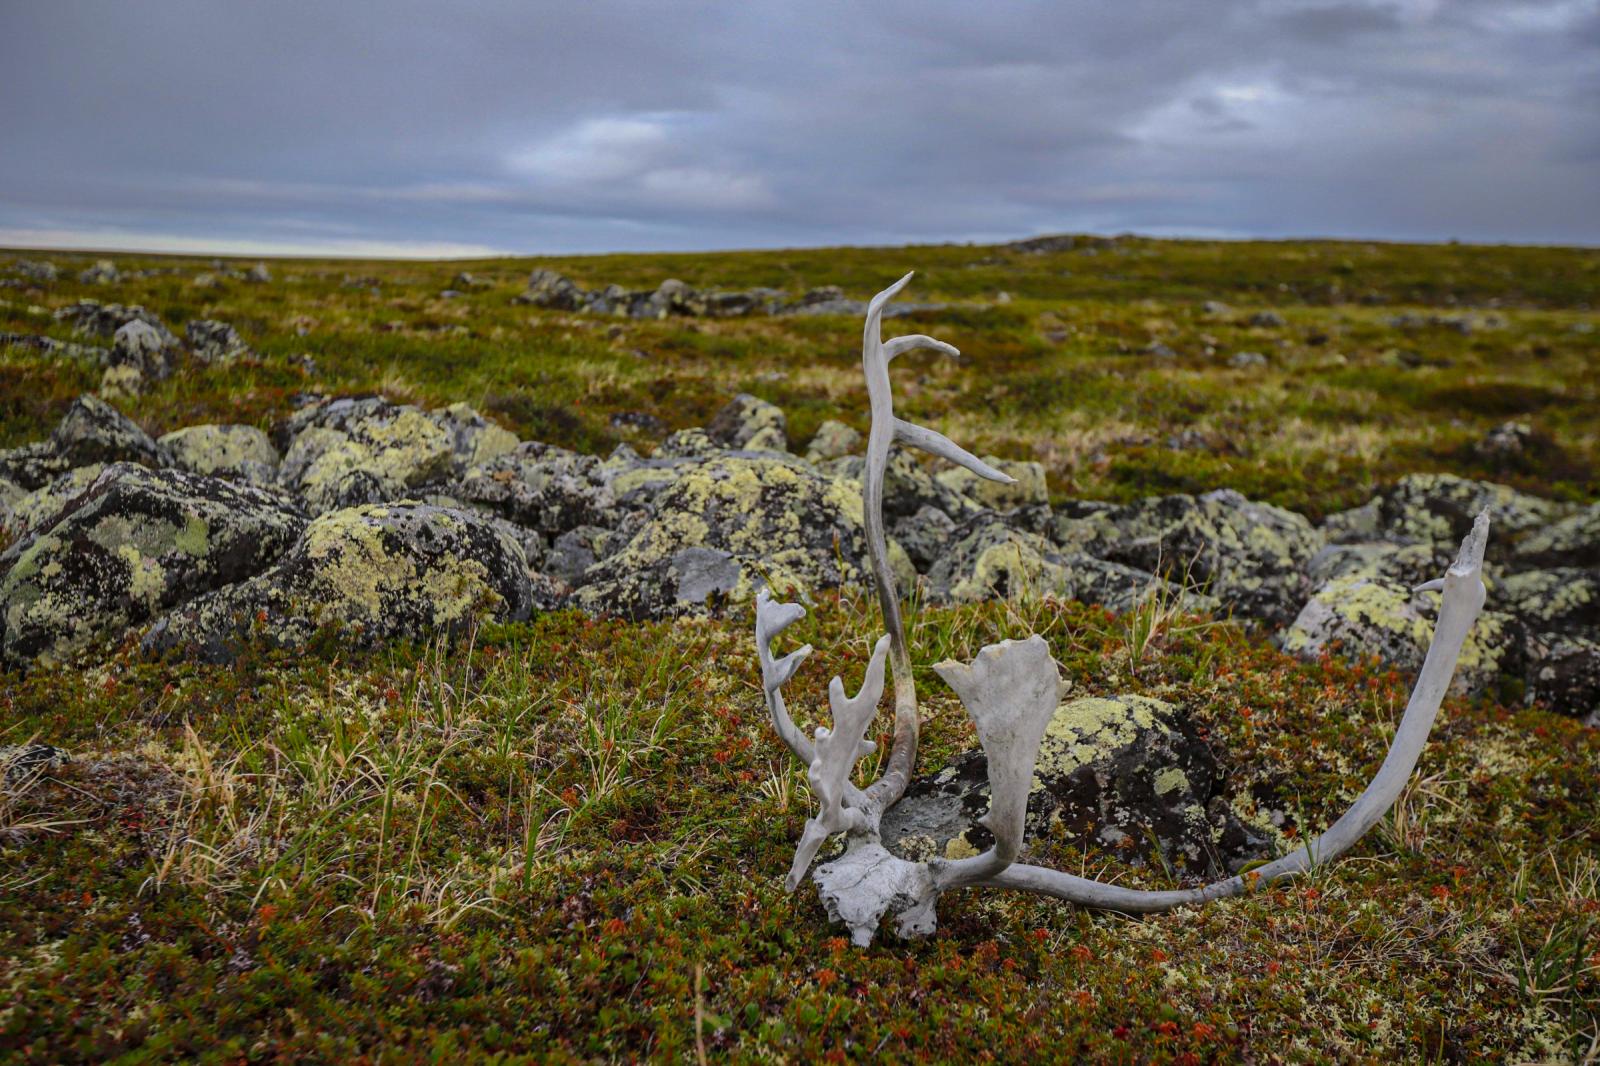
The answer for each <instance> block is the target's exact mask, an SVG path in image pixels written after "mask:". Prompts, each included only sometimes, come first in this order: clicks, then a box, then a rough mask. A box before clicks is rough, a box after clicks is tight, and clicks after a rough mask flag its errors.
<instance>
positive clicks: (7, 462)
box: [0, 440, 72, 492]
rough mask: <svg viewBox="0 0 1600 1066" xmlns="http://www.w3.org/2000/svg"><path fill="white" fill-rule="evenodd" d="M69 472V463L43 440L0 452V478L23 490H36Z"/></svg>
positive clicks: (70, 467)
mask: <svg viewBox="0 0 1600 1066" xmlns="http://www.w3.org/2000/svg"><path fill="white" fill-rule="evenodd" d="M71 469H72V464H71V463H69V462H68V461H67V460H66V458H65V457H63V456H60V455H57V454H56V451H55V449H54V448H52V447H51V446H50V442H49V441H47V440H38V441H30V442H29V443H27V444H22V445H18V446H17V447H15V448H8V449H6V450H4V451H0V478H5V479H6V480H7V481H9V482H11V483H12V484H14V485H17V486H19V487H20V488H22V489H24V490H26V491H30V492H31V491H35V490H37V489H40V488H42V487H44V486H45V485H48V484H50V482H52V481H54V480H55V479H56V478H58V477H60V476H61V475H62V474H64V473H66V472H67V471H68V470H71Z"/></svg>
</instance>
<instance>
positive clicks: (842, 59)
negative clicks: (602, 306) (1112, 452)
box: [0, 0, 1600, 255]
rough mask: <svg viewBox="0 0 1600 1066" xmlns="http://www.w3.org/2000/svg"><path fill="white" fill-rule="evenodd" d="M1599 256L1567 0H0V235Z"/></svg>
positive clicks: (355, 244)
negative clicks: (1204, 242)
mask: <svg viewBox="0 0 1600 1066" xmlns="http://www.w3.org/2000/svg"><path fill="white" fill-rule="evenodd" d="M1062 231H1071V232H1082V231H1088V232H1100V233H1114V232H1123V231H1135V232H1141V233H1151V234H1189V235H1202V236H1206V235H1216V236H1230V237H1231V236H1269V237H1275V236H1359V237H1381V238H1396V239H1427V240H1443V239H1449V238H1460V239H1463V240H1482V241H1519V242H1540V243H1584V244H1596V243H1600V0H1538V2H1517V0H1403V2H1384V3H1371V2H1314V3H1313V2H1299V0H1251V2H1242V0H1241V2H1222V0H1215V2H1214V0H1166V2H1161V3H1147V2H1139V0H1116V2H1115V3H1109V2H1105V0H1071V2H1069V0H1055V2H1040V3H1005V2H997V0H983V2H970V0H968V2H962V3H949V4H944V3H921V2H919V3H911V2H872V0H855V2H850V3H825V2H819V0H806V2H803V3H796V2H767V0H743V2H737V3H726V4H700V3H687V2H670V3H669V2H664V0H663V2H654V3H619V2H595V0H563V2H560V3H538V2H532V0H499V2H495V0H484V2H476V3H471V2H462V0H452V2H450V3H445V2H444V0H438V2H434V3H417V2H405V0H383V2H372V0H315V2H294V0H272V2H249V0H228V2H218V0H192V2H182V0H139V2H137V3H129V2H127V0H115V2H110V0H106V2H100V0H95V2H88V0H38V2H23V0H0V245H34V246H39V245H45V246H56V247H111V248H141V249H151V250H172V251H190V250H194V251H217V252H230V251H235V252H259V253H262V254H272V253H295V252H302V253H330V254H361V255H470V254H481V253H487V252H490V251H510V252H519V253H520V252H528V253H539V252H580V251H623V250H656V249H709V248H739V247H763V246H767V247H770V246H785V245H817V244H884V243H904V242H928V241H943V240H958V241H964V240H980V241H982V240H1005V239H1011V238H1016V237H1023V236H1029V235H1033V234H1038V233H1047V232H1062Z"/></svg>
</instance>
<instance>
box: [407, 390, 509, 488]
mask: <svg viewBox="0 0 1600 1066" xmlns="http://www.w3.org/2000/svg"><path fill="white" fill-rule="evenodd" d="M429 417H431V418H432V419H433V420H434V422H436V423H437V424H438V425H439V428H440V429H443V430H444V431H445V432H446V433H447V434H449V436H450V451H451V455H452V456H453V459H452V462H453V464H454V466H455V471H456V473H458V474H459V473H465V472H466V470H467V469H468V468H469V467H473V466H477V465H479V464H481V463H487V462H488V461H489V460H491V459H494V458H496V457H497V456H501V455H505V454H506V453H507V452H510V451H514V450H515V449H516V447H517V444H518V441H517V435H516V434H515V433H513V432H511V431H510V430H509V429H506V428H505V427H503V426H498V425H496V424H495V423H493V422H491V421H489V420H488V419H487V418H484V417H483V415H481V414H479V413H478V412H477V411H476V410H475V409H473V407H472V405H471V404H466V403H453V404H451V405H450V406H449V407H446V408H444V409H442V410H438V411H433V412H430V414H429Z"/></svg>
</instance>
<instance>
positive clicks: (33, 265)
mask: <svg viewBox="0 0 1600 1066" xmlns="http://www.w3.org/2000/svg"><path fill="white" fill-rule="evenodd" d="M11 266H12V269H14V270H15V271H16V272H17V273H18V274H21V275H22V276H23V277H25V278H27V279H28V280H29V281H31V282H33V283H34V284H36V285H49V284H51V283H53V282H54V281H55V280H56V279H57V278H59V277H60V276H61V270H60V268H58V267H57V266H56V265H55V264H54V263H52V262H50V261H49V260H48V259H18V260H17V261H16V262H14V263H12V264H11Z"/></svg>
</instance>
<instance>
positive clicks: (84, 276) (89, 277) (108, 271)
mask: <svg viewBox="0 0 1600 1066" xmlns="http://www.w3.org/2000/svg"><path fill="white" fill-rule="evenodd" d="M121 280H122V274H121V273H120V272H118V270H117V264H115V263H113V262H112V261H111V260H109V259H97V260H95V263H94V265H93V266H91V267H89V268H88V269H87V270H84V271H83V272H82V273H80V274H79V275H78V281H79V282H80V283H81V284H84V285H113V284H115V283H116V282H118V281H121Z"/></svg>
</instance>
